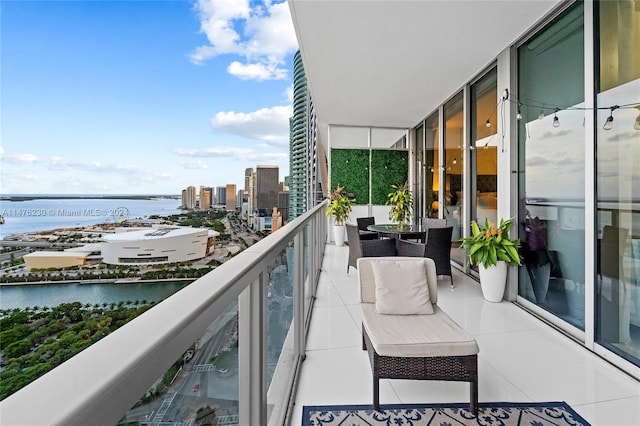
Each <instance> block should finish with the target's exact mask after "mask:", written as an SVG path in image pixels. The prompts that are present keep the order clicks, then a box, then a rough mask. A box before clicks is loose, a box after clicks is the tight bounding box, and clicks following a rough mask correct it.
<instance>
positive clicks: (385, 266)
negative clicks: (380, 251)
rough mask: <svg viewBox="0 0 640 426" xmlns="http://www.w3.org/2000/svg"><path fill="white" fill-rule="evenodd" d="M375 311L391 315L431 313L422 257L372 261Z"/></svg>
mask: <svg viewBox="0 0 640 426" xmlns="http://www.w3.org/2000/svg"><path fill="white" fill-rule="evenodd" d="M371 266H372V270H373V277H374V280H375V284H376V312H378V313H379V314H388V315H420V314H432V313H433V306H432V305H431V300H430V299H429V285H428V284H427V271H426V268H425V266H424V261H423V260H419V261H417V260H410V261H409V260H402V261H400V260H391V259H389V260H379V261H376V262H373V263H372V264H371Z"/></svg>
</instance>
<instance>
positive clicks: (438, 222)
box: [420, 217, 447, 243]
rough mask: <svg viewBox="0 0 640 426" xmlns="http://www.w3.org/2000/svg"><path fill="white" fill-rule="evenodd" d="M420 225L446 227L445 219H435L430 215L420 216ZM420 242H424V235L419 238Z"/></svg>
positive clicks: (425, 227)
mask: <svg viewBox="0 0 640 426" xmlns="http://www.w3.org/2000/svg"><path fill="white" fill-rule="evenodd" d="M422 227H423V228H424V229H427V228H446V227H447V219H436V218H432V217H423V218H422ZM420 242H421V243H424V237H422V238H420Z"/></svg>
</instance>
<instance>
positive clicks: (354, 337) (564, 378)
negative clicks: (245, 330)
mask: <svg viewBox="0 0 640 426" xmlns="http://www.w3.org/2000/svg"><path fill="white" fill-rule="evenodd" d="M348 250H349V248H348V247H347V246H343V247H336V246H334V245H327V247H326V251H325V256H324V261H323V262H322V272H321V274H320V280H319V283H318V288H317V293H316V300H315V303H314V306H313V312H312V317H311V324H310V329H309V335H308V338H307V345H306V359H305V361H304V363H303V364H302V371H301V375H300V384H299V385H298V390H297V393H296V405H295V407H296V410H295V412H294V417H293V420H292V421H291V424H292V425H298V424H300V420H301V415H302V407H303V406H304V405H354V404H371V401H372V388H373V385H372V379H371V369H370V366H369V359H368V357H367V353H366V351H363V350H362V346H361V345H362V344H361V337H360V333H361V331H360V330H361V322H360V312H359V309H360V308H359V306H358V292H357V271H356V270H355V269H353V268H351V270H350V273H349V275H348V276H347V275H346V273H345V270H346V257H347V255H348ZM453 272H454V277H453V279H454V283H455V288H454V290H453V291H452V290H451V289H450V285H449V279H448V278H447V277H445V278H444V279H442V280H440V281H439V283H438V290H439V291H438V304H439V305H440V307H441V308H442V309H443V310H445V311H446V312H447V313H448V314H449V316H451V317H452V318H453V319H454V320H455V321H456V322H457V323H458V324H459V325H461V326H462V327H464V328H465V329H467V330H468V331H469V332H470V333H471V334H472V335H473V336H474V337H475V338H476V340H477V341H478V345H479V346H480V354H479V356H478V370H479V386H480V388H479V401H480V403H482V402H497V401H510V402H528V401H539V402H542V401H565V402H567V403H568V404H569V405H570V406H571V407H572V408H573V409H574V410H575V411H576V412H577V413H578V414H580V415H581V416H582V417H583V418H585V419H586V420H587V421H589V422H590V423H591V424H593V425H637V424H640V386H639V383H638V382H637V381H635V380H634V379H632V378H631V377H629V376H628V375H626V374H625V373H623V372H621V371H620V370H618V369H617V368H615V367H613V366H612V365H610V364H609V363H608V362H607V361H605V360H603V359H602V358H599V357H598V356H596V355H594V354H593V353H590V352H588V351H587V350H585V349H584V348H583V347H581V346H580V345H578V344H577V343H574V342H573V341H572V340H571V339H570V338H568V337H566V336H565V335H563V334H561V333H560V332H558V331H556V330H555V329H553V328H552V327H550V326H548V325H547V324H545V323H544V322H542V321H541V320H539V319H537V318H535V317H534V316H532V315H530V314H529V313H527V312H525V311H524V310H523V309H521V308H520V307H518V306H516V305H515V304H513V303H509V302H502V303H490V302H487V301H485V300H484V299H483V298H482V293H481V290H480V284H479V283H478V282H477V281H475V280H473V279H471V278H469V277H468V276H466V275H464V274H463V273H461V272H460V271H458V270H456V269H454V270H453ZM468 401H469V384H468V383H455V382H430V381H410V380H381V382H380V403H381V404H383V405H384V404H407V403H440V402H441V403H447V402H449V403H451V402H461V403H468Z"/></svg>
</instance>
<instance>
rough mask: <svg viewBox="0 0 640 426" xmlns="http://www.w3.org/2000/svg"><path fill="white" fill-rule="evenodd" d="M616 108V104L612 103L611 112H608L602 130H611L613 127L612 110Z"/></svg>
mask: <svg viewBox="0 0 640 426" xmlns="http://www.w3.org/2000/svg"><path fill="white" fill-rule="evenodd" d="M618 108H620V107H619V106H618V105H614V106H612V107H611V112H610V113H609V116H608V117H607V121H605V122H604V126H602V128H603V129H604V130H611V129H613V111H615V110H617V109H618Z"/></svg>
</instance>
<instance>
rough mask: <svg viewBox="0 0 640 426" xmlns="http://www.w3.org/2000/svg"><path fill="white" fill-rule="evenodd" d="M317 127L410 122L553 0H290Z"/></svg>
mask: <svg viewBox="0 0 640 426" xmlns="http://www.w3.org/2000/svg"><path fill="white" fill-rule="evenodd" d="M288 1H289V7H290V10H291V15H292V18H293V24H294V26H295V30H296V34H297V37H298V43H299V46H300V51H301V54H302V60H303V63H304V67H305V72H306V74H307V84H308V87H309V89H310V90H311V93H312V97H313V101H314V103H315V106H316V112H317V114H318V120H319V123H320V126H321V128H320V130H321V133H322V134H323V137H324V138H325V140H326V136H327V135H326V127H327V126H326V125H327V124H340V125H359V126H384V127H403V128H408V127H413V126H415V125H416V124H417V123H418V122H419V121H420V120H421V119H423V118H424V117H425V116H426V115H427V114H428V113H430V112H431V111H433V110H434V109H435V108H436V107H437V106H438V105H440V104H441V103H442V102H443V101H445V100H446V99H447V98H448V97H450V96H451V95H453V94H454V92H455V91H457V90H458V89H460V88H461V87H462V86H463V85H464V84H465V83H466V82H468V81H469V80H470V79H471V78H473V77H474V75H476V74H477V73H478V72H480V71H481V70H482V69H483V68H485V67H486V66H487V65H489V64H490V63H491V62H492V61H493V60H494V59H495V58H496V57H497V55H498V54H499V53H500V52H501V51H502V50H504V49H505V48H507V47H508V46H509V45H510V44H512V43H513V42H514V41H516V40H517V39H518V38H520V37H521V36H522V35H523V34H524V33H525V32H526V31H527V30H528V29H529V28H531V26H532V25H534V24H535V23H536V22H537V21H539V20H540V18H542V17H543V16H544V15H545V14H547V13H548V12H549V11H550V10H551V9H553V8H554V7H555V6H556V5H558V4H559V3H560V1H559V0H510V1H509V0H502V1H486V0H464V1H463V0H448V1H443V0H412V1H380V0H369V1H363V0H360V1H358V0H350V1H328V0H288Z"/></svg>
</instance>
